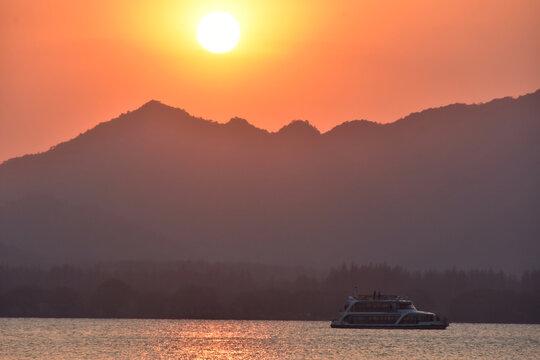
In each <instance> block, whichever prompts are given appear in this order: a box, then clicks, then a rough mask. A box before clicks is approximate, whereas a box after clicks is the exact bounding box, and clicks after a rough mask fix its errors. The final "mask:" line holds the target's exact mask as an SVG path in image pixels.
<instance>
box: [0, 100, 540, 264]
mask: <svg viewBox="0 0 540 360" xmlns="http://www.w3.org/2000/svg"><path fill="white" fill-rule="evenodd" d="M295 126H298V127H299V129H300V131H299V132H298V133H297V132H296V131H286V132H285V133H283V132H282V133H281V134H280V133H279V131H278V132H274V133H270V132H268V131H265V130H263V129H259V128H257V127H255V126H253V125H251V124H249V122H247V121H246V120H244V119H240V118H236V119H233V120H231V121H229V122H228V123H225V124H222V123H217V122H213V121H208V120H205V119H202V118H196V117H193V116H191V115H189V114H188V113H187V112H186V111H184V110H181V109H176V108H172V107H169V106H167V105H163V104H161V103H159V102H157V101H151V102H148V103H146V104H145V105H143V106H142V107H140V108H139V109H137V110H134V111H130V112H128V113H127V114H123V115H120V116H119V117H117V118H115V119H113V120H111V121H108V122H103V123H101V124H99V125H97V126H96V127H94V128H92V129H90V130H88V131H87V132H85V133H84V134H82V135H80V136H78V137H76V138H74V139H73V140H71V141H68V142H64V143H61V144H58V145H57V146H56V147H54V148H53V149H52V150H50V151H48V152H45V153H41V154H39V155H31V156H25V157H22V158H15V159H11V160H10V161H8V162H5V163H4V164H2V165H1V166H0V247H1V248H2V249H3V251H2V253H1V254H0V261H2V262H4V263H13V262H15V263H16V262H29V261H30V262H31V261H38V262H44V263H58V262H65V261H71V262H74V263H80V262H84V261H87V262H91V261H101V260H104V259H106V260H110V261H114V260H125V259H127V260H163V259H168V260H170V259H178V260H190V259H191V260H193V259H205V260H211V261H214V260H215V261H228V260H232V261H250V262H262V263H269V264H278V265H283V264H285V265H306V266H313V265H316V266H327V265H329V264H336V263H340V262H344V261H345V262H348V261H355V262H361V263H369V262H384V261H386V262H387V263H391V264H398V265H403V266H407V267H409V268H422V269H426V268H431V267H433V268H440V267H452V266H457V267H464V268H473V267H480V268H489V267H493V268H497V269H504V270H510V271H521V270H524V269H529V268H531V267H534V266H537V260H536V259H537V258H538V257H539V256H540V244H539V243H538V241H537V240H538V238H540V229H539V227H538V224H537V221H536V218H535V214H537V213H539V212H540V207H539V204H540V193H539V190H538V186H537V184H538V183H540V166H539V164H540V145H539V144H538V141H537V139H538V138H539V137H540V91H537V92H535V93H532V94H529V95H525V96H522V97H519V98H516V99H513V98H505V99H501V100H497V101H492V102H489V103H485V104H480V105H464V104H460V105H454V106H447V107H443V108H437V109H432V110H429V109H428V110H426V111H423V112H419V113H414V114H411V115H410V116H409V117H405V118H403V119H401V120H400V121H397V122H395V123H391V124H377V123H373V122H368V121H361V120H360V121H352V122H346V123H344V124H341V125H339V126H336V127H335V128H333V129H331V130H330V131H328V132H325V133H323V134H321V133H320V132H319V131H318V130H317V129H316V128H314V127H312V126H311V125H310V124H309V123H308V122H304V121H299V122H298V121H297V122H293V127H295ZM306 135H307V136H306ZM77 229H81V230H80V231H81V232H82V233H81V234H79V235H78V233H77ZM10 249H11V250H10ZM123 249H125V251H123ZM9 254H11V255H9ZM25 254H33V255H32V256H29V255H28V256H27V255H25ZM30 258H32V259H37V260H29V259H30Z"/></svg>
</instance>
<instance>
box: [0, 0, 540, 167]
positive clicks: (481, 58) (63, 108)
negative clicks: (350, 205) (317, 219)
mask: <svg viewBox="0 0 540 360" xmlns="http://www.w3.org/2000/svg"><path fill="white" fill-rule="evenodd" d="M217 10H219V11H223V12H226V13H229V14H231V15H232V16H234V18H235V19H236V20H237V22H238V24H240V27H241V31H242V33H241V37H240V41H239V42H238V43H237V44H236V46H235V47H234V49H232V50H231V51H229V52H227V53H226V56H219V55H216V54H214V53H212V52H209V51H206V50H204V48H202V47H201V44H200V43H199V41H198V36H197V27H198V26H199V22H200V21H201V19H202V18H203V17H204V16H205V15H207V14H209V13H212V12H214V11H217ZM539 12H540V2H538V1H534V0H516V1H512V2H509V1H500V0H495V1H490V2H486V1H478V0H475V1H469V0H467V1H466V0H458V1H455V0H453V1H451V0H441V1H437V2H432V1H400V2H393V3H392V5H391V6H388V4H387V2H385V1H380V0H367V1H344V2H339V3H335V2H323V1H308V0H299V1H281V0H278V1H264V2H259V1H251V0H250V1H248V0H229V1H224V0H221V1H218V0H214V1H200V0H187V1H173V0H160V1H137V2H131V3H130V4H129V6H126V3H125V2H122V1H104V0H97V1H93V2H79V1H71V0H57V1H55V2H54V6H51V5H50V3H49V2H47V1H29V0H21V1H6V0H0V34H1V35H0V46H1V48H2V56H1V59H0V109H1V117H2V120H1V123H0V161H1V160H5V159H7V158H9V157H12V156H16V155H22V154H25V153H29V152H36V151H43V150H46V149H48V148H49V147H50V146H52V145H54V144H56V143H58V142H60V141H65V140H67V139H69V138H71V137H73V136H76V135H77V134H79V133H80V132H83V131H85V130H86V129H88V128H90V127H92V126H94V125H96V124H97V123H99V122H102V121H106V120H108V119H111V118H112V117H115V116H116V115H118V114H120V113H122V112H124V111H126V110H127V109H136V108H137V107H139V106H140V105H141V104H143V103H145V102H146V101H148V100H150V99H159V100H160V101H162V102H163V103H166V104H169V105H171V106H177V107H181V108H184V109H186V110H187V111H189V112H190V113H192V114H194V115H197V116H202V117H204V118H207V119H212V120H215V121H218V122H227V121H228V120H229V119H230V118H232V117H234V116H239V117H243V118H246V119H248V120H249V121H250V122H251V123H253V124H254V125H256V126H259V127H261V128H264V129H268V130H271V131H276V130H278V129H279V128H280V127H282V126H283V125H285V124H287V123H289V122H290V121H291V120H292V119H306V120H309V121H310V122H311V123H312V124H313V125H315V126H317V128H319V129H320V130H321V131H327V130H329V129H331V128H332V127H333V126H335V125H337V124H340V123H342V122H343V121H348V120H353V119H368V120H371V121H377V122H391V121H395V120H397V119H398V118H400V117H402V116H405V115H407V114H409V113H410V112H413V111H418V110H421V109H424V108H427V107H432V106H441V105H445V104H449V103H454V102H467V103H470V102H482V101H488V100H490V99H493V98H495V97H501V96H508V95H514V96H516V95H520V94H525V93H528V92H531V91H534V90H536V89H537V88H538V86H539V84H540V67H538V66H537V64H538V63H539V62H540V50H539V47H538V45H537V44H538V43H540V38H539V34H540V23H539V22H538V19H537V18H538V17H537V14H538V13H539ZM405 14H406V16H405ZM208 104H212V106H208Z"/></svg>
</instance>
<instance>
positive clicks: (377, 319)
mask: <svg viewBox="0 0 540 360" xmlns="http://www.w3.org/2000/svg"><path fill="white" fill-rule="evenodd" d="M398 318H399V315H348V316H347V317H346V318H345V322H347V323H349V324H369V325H379V324H395V323H396V321H397V319H398Z"/></svg>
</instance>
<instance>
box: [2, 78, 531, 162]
mask: <svg viewBox="0 0 540 360" xmlns="http://www.w3.org/2000/svg"><path fill="white" fill-rule="evenodd" d="M534 97H540V89H538V90H536V91H534V92H531V93H528V94H524V95H520V96H517V97H510V96H506V97H502V98H495V99H492V100H490V101H487V102H480V103H472V104H466V103H453V104H448V105H443V106H439V107H431V108H426V109H423V110H421V111H418V112H412V113H410V114H408V115H406V116H404V117H401V118H399V119H397V120H395V121H393V122H389V123H378V122H374V121H370V120H364V119H362V120H349V121H345V122H343V123H341V124H338V125H336V126H334V127H332V128H331V129H330V130H328V131H326V132H322V133H321V132H320V131H319V130H318V129H317V127H315V126H313V125H312V124H310V123H309V121H308V120H292V121H291V122H289V123H288V124H286V125H284V126H282V127H281V128H280V129H279V130H277V131H275V132H269V131H268V130H266V129H263V128H259V127H257V126H255V125H253V124H251V123H250V122H249V121H248V120H246V119H242V118H239V117H233V118H231V119H230V120H229V121H228V122H226V123H218V122H216V121H213V120H208V119H204V118H201V117H196V116H193V115H191V114H190V113H188V112H187V111H186V110H184V109H182V108H179V107H173V106H170V105H166V104H164V103H162V102H160V101H159V100H155V99H152V100H150V101H147V102H146V103H144V104H143V105H141V106H140V107H139V108H137V109H135V110H132V111H128V112H127V113H122V114H120V115H119V116H117V117H115V118H113V119H111V120H107V121H103V122H100V123H98V124H97V125H95V126H94V127H92V128H90V129H88V130H86V131H85V132H83V133H80V134H79V135H77V136H75V137H73V138H71V139H68V140H66V141H62V142H60V143H58V144H56V145H53V146H51V147H50V148H49V149H48V150H45V151H43V152H38V153H30V154H24V155H21V156H16V157H13V158H10V159H6V160H4V161H3V162H2V163H0V166H2V165H3V164H5V163H8V162H10V161H12V160H16V159H21V158H26V157H28V156H36V155H41V154H44V153H47V152H48V151H50V150H54V149H55V148H56V147H58V146H59V145H62V144H65V143H69V142H70V141H73V140H76V139H77V138H78V137H80V136H83V135H85V134H87V133H89V132H91V131H93V130H94V129H96V128H99V127H100V126H104V125H105V124H108V123H110V122H113V121H116V120H119V119H125V117H126V116H128V115H130V114H132V113H136V112H147V111H156V110H157V111H159V112H161V113H168V114H169V115H174V117H180V115H181V116H185V117H188V118H190V119H194V120H197V121H201V123H202V122H204V123H206V124H207V125H209V124H215V125H217V126H219V125H226V126H234V127H238V124H237V123H236V121H235V120H237V119H241V120H243V125H242V126H243V127H244V126H246V125H249V127H250V128H253V129H256V130H259V131H260V132H264V133H267V134H269V135H276V134H279V133H280V132H282V131H283V130H284V129H287V128H288V127H290V126H291V125H295V124H298V122H302V123H304V122H305V123H306V124H308V125H309V126H310V127H311V128H314V129H315V130H316V131H317V132H318V134H319V135H321V136H331V135H332V134H333V132H334V131H339V130H342V129H344V128H346V129H347V130H351V131H357V130H358V129H357V127H358V128H363V129H370V130H373V129H375V128H377V127H388V126H393V125H397V124H399V123H403V122H408V121H414V119H416V118H418V117H421V116H425V115H428V114H430V113H434V112H438V111H444V110H448V109H455V108H461V109H464V108H467V107H469V108H474V107H477V106H482V105H499V104H501V103H508V102H512V101H515V100H519V99H524V98H534ZM235 123H236V124H235Z"/></svg>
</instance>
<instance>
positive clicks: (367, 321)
mask: <svg viewBox="0 0 540 360" xmlns="http://www.w3.org/2000/svg"><path fill="white" fill-rule="evenodd" d="M448 324H449V323H448V321H447V320H446V319H443V320H441V319H440V318H439V316H438V315H437V314H434V313H431V312H425V311H419V310H416V308H415V307H414V305H413V303H412V302H411V301H410V300H409V299H407V298H403V297H400V296H395V295H380V294H378V295H377V294H376V293H373V295H359V296H349V299H348V301H347V303H346V304H345V306H344V307H343V311H342V312H340V313H339V317H338V319H336V320H333V321H332V324H331V325H330V326H331V327H333V328H357V329H446V327H447V326H448Z"/></svg>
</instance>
